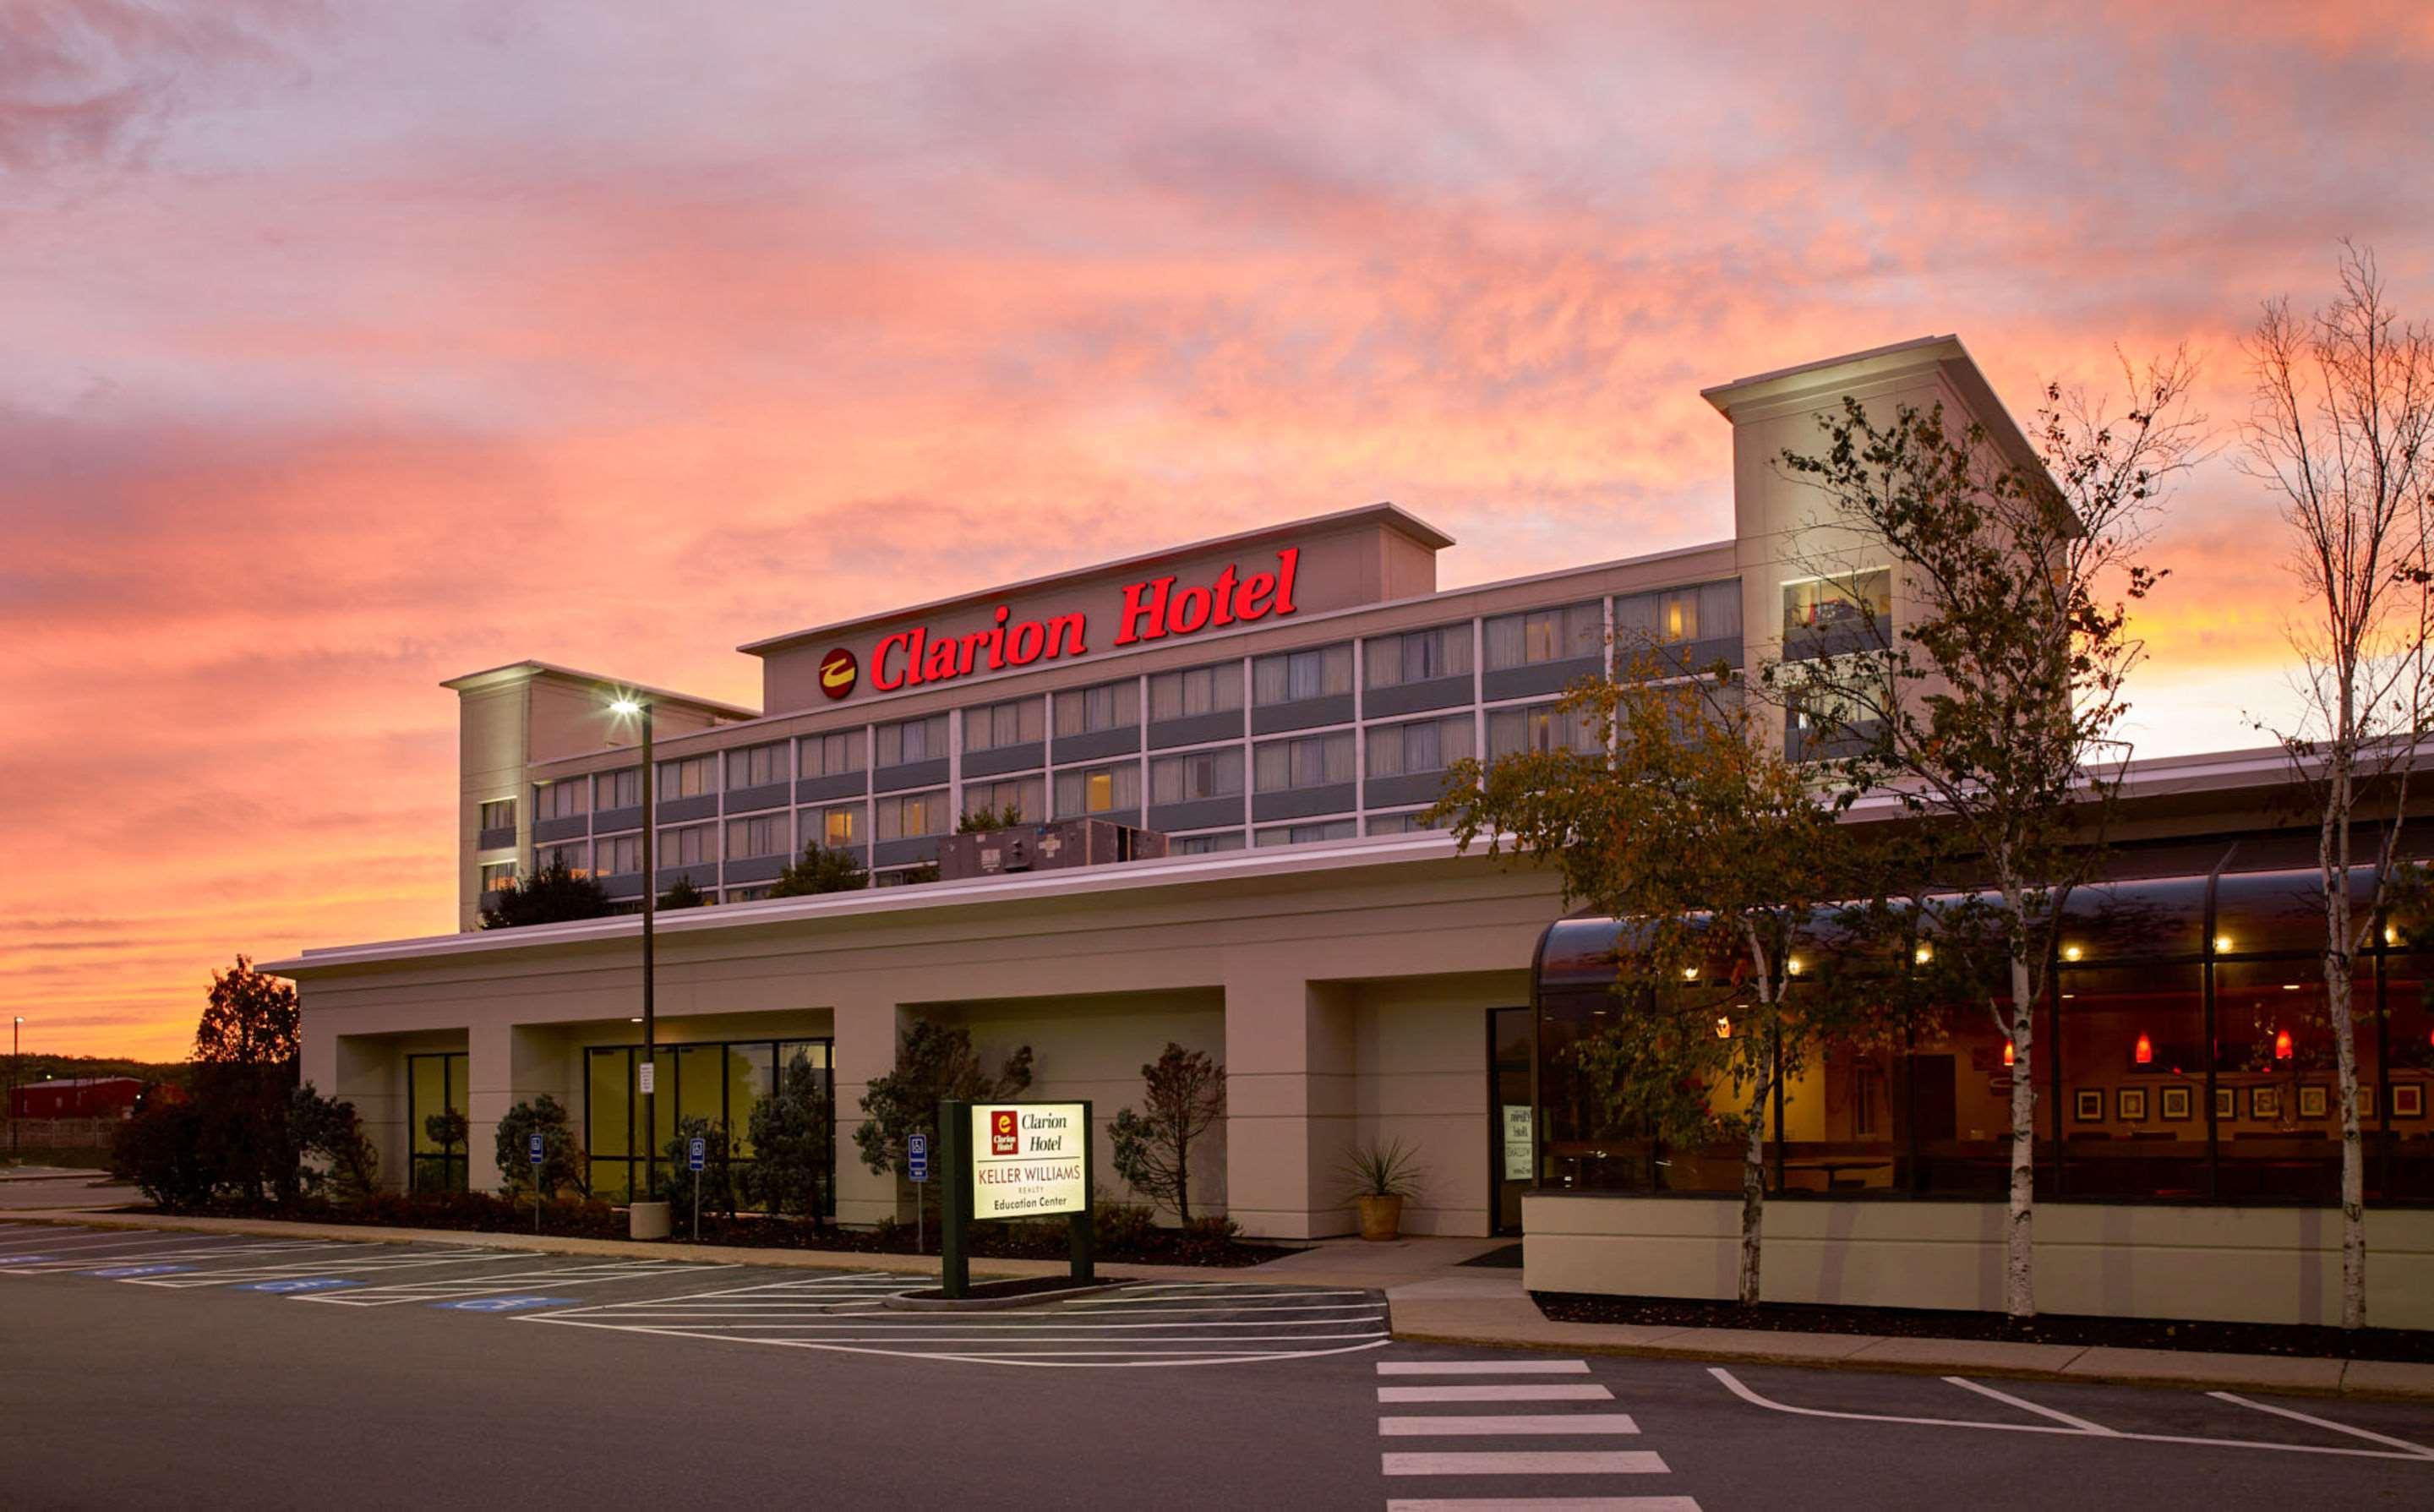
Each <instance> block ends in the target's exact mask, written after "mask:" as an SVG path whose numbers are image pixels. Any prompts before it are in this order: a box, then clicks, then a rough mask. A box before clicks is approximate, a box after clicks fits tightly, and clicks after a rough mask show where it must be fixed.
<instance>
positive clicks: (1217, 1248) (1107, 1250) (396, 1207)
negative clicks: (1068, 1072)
mask: <svg viewBox="0 0 2434 1512" xmlns="http://www.w3.org/2000/svg"><path fill="white" fill-rule="evenodd" d="M116 1211H120V1212H124V1213H131V1214H146V1215H148V1214H152V1213H156V1212H159V1211H163V1210H161V1209H156V1208H147V1207H129V1208H121V1209H118V1210H116ZM186 1211H187V1212H189V1213H190V1214H192V1215H196V1216H201V1217H207V1218H268V1219H277V1220H281V1221H284V1222H291V1223H328V1224H359V1225H367V1226H375V1227H386V1228H397V1229H454V1230H456V1231H459V1232H465V1233H525V1234H528V1233H531V1232H532V1231H533V1210H532V1204H531V1203H530V1202H528V1201H527V1202H523V1203H509V1202H506V1201H505V1200H504V1199H501V1198H497V1197H492V1196H489V1195H487V1194H481V1193H458V1194H454V1195H450V1196H435V1197H413V1198H408V1197H400V1196H394V1195H389V1194H383V1195H381V1196H379V1197H375V1198H373V1199H372V1200H371V1201H369V1202H367V1203H363V1204H359V1205H353V1206H342V1205H339V1204H336V1203H331V1202H325V1201H319V1200H306V1201H303V1202H297V1203H289V1204H280V1203H274V1202H262V1203H253V1202H214V1203H213V1204H211V1205H210V1206H208V1207H203V1208H196V1209H189V1210H186ZM540 1231H541V1232H542V1233H543V1234H548V1235H554V1236H556V1237H557V1238H560V1239H624V1238H626V1210H624V1209H623V1208H612V1207H610V1206H609V1204H607V1203H605V1202H553V1203H550V1204H549V1205H548V1206H547V1207H546V1208H544V1209H543V1210H542V1211H541V1222H540ZM922 1237H923V1240H924V1243H923V1244H922V1246H921V1247H920V1249H919V1250H918V1251H917V1250H916V1249H915V1248H914V1243H913V1241H914V1229H913V1226H912V1225H911V1224H899V1225H894V1226H891V1227H883V1228H879V1229H840V1228H836V1227H833V1226H831V1227H829V1228H826V1229H820V1228H814V1226H813V1225H811V1224H808V1223H805V1222H802V1221H801V1220H799V1219H794V1218H771V1217H767V1216H765V1215H763V1214H759V1213H739V1214H737V1215H736V1216H735V1217H733V1218H727V1217H724V1216H719V1215H714V1214H711V1213H707V1212H705V1213H703V1214H702V1215H701V1242H702V1243H703V1244H705V1245H733V1246H740V1247H743V1248H747V1249H817V1250H828V1251H836V1252H842V1253H846V1254H860V1255H910V1254H915V1253H921V1254H931V1255H934V1254H936V1253H937V1252H938V1226H937V1224H936V1223H935V1222H932V1223H931V1224H929V1225H928V1231H927V1233H926V1234H924V1235H923V1236H922ZM1106 1238H1107V1236H1106V1234H1105V1232H1104V1231H1103V1232H1102V1234H1101V1243H1100V1246H1099V1252H1098V1258H1099V1259H1100V1260H1101V1261H1102V1262H1117V1263H1123V1262H1131V1263H1135V1264H1147V1265H1206V1266H1211V1267H1240V1266H1248V1265H1259V1264H1263V1263H1266V1262H1268V1261H1271V1260H1275V1259H1277V1257H1278V1256H1280V1255H1290V1254H1293V1253H1294V1246H1283V1245H1264V1244H1252V1243H1247V1242H1245V1241H1243V1240H1240V1239H1219V1238H1217V1237H1216V1236H1215V1235H1213V1234H1209V1233H1205V1232H1204V1233H1188V1232H1186V1231H1184V1230H1182V1229H1148V1230H1147V1231H1146V1232H1144V1233H1141V1234H1140V1236H1139V1238H1138V1239H1136V1240H1134V1241H1132V1242H1129V1243H1116V1244H1110V1243H1107V1242H1106ZM670 1241H671V1242H672V1243H677V1244H690V1243H692V1242H693V1223H692V1214H691V1213H689V1212H688V1213H683V1214H678V1215H676V1223H675V1231H674V1233H673V1234H671V1236H670ZM971 1253H972V1257H973V1258H974V1259H976V1260H1064V1259H1066V1258H1068V1257H1069V1256H1070V1255H1071V1253H1072V1249H1071V1240H1070V1239H1069V1238H1068V1237H1067V1234H1066V1230H1065V1226H1064V1225H1063V1224H1062V1223H1061V1222H1053V1221H1051V1222H1042V1221H1033V1220H1026V1221H1025V1222H1022V1223H977V1224H974V1225H973V1226H972V1231H971Z"/></svg>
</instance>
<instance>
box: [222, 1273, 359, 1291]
mask: <svg viewBox="0 0 2434 1512" xmlns="http://www.w3.org/2000/svg"><path fill="white" fill-rule="evenodd" d="M362 1284H363V1282H361V1281H351V1280H340V1279H339V1278H338V1277H335V1276H297V1277H292V1278H290V1279H289V1280H281V1281H255V1282H254V1283H253V1284H252V1285H250V1286H243V1287H239V1288H238V1290H240V1291H247V1292H281V1293H285V1292H334V1291H336V1290H337V1289H338V1288H340V1287H342V1286H361V1285H362Z"/></svg>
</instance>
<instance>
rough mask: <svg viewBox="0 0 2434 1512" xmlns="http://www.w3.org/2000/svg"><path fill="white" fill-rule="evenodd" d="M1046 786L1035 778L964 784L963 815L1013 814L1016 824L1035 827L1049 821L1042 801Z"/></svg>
mask: <svg viewBox="0 0 2434 1512" xmlns="http://www.w3.org/2000/svg"><path fill="white" fill-rule="evenodd" d="M1047 794H1048V784H1047V783H1046V782H1042V781H1041V780H1040V779H1038V778H1037V777H1015V778H1009V779H1007V780H1006V781H1004V782H966V783H965V784H964V812H965V813H967V814H977V813H979V812H980V811H981V810H983V809H990V810H994V811H997V812H999V813H1003V811H1005V810H1007V809H1012V810H1014V812H1015V815H1016V816H1017V819H1018V821H1019V822H1020V823H1023V824H1037V823H1038V822H1039V821H1040V820H1042V819H1045V818H1046V817H1048V804H1047V803H1046V801H1044V800H1045V799H1046V798H1047Z"/></svg>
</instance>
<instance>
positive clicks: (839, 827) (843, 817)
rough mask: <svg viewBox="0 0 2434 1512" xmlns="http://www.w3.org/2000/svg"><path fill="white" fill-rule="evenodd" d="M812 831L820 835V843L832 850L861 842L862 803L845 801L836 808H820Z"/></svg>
mask: <svg viewBox="0 0 2434 1512" xmlns="http://www.w3.org/2000/svg"><path fill="white" fill-rule="evenodd" d="M812 833H814V834H815V835H817V836H818V837H819V842H820V844H822V845H824V846H826V847H828V848H829V849H830V850H831V851H835V850H841V849H843V848H844V847H847V846H850V845H854V844H857V843H859V842H858V839H857V836H859V835H860V834H861V833H862V805H861V804H859V803H843V804H839V805H838V806H837V807H835V808H831V809H822V810H820V811H819V813H818V815H817V816H815V817H814V822H813V826H812Z"/></svg>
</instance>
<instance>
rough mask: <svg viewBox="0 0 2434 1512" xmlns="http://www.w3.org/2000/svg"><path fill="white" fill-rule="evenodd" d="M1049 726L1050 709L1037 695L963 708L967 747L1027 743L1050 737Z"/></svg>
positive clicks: (991, 748) (965, 745) (983, 748)
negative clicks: (976, 707) (1048, 734)
mask: <svg viewBox="0 0 2434 1512" xmlns="http://www.w3.org/2000/svg"><path fill="white" fill-rule="evenodd" d="M1047 730H1048V711H1047V709H1046V708H1045V707H1044V706H1043V705H1042V704H1041V703H1040V701H1039V700H1038V699H1037V698H1012V699H1008V700H1007V701H1006V702H1004V703H992V704H986V705H983V706H982V707H981V708H978V709H967V710H965V711H964V749H966V750H995V749H997V748H998V747H1001V746H1027V745H1029V744H1031V743H1032V742H1034V741H1037V740H1043V739H1045V738H1047Z"/></svg>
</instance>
